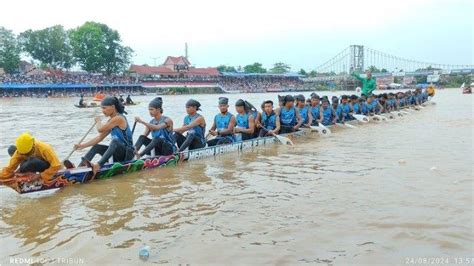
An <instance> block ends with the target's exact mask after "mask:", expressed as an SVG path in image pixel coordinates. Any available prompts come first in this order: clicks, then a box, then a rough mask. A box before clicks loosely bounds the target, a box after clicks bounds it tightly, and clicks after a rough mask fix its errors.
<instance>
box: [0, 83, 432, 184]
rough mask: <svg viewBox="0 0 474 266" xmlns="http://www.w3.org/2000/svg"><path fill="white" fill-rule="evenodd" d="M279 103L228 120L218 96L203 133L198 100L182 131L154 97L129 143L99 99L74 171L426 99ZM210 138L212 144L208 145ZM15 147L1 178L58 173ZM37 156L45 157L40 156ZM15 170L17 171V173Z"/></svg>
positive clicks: (20, 143)
mask: <svg viewBox="0 0 474 266" xmlns="http://www.w3.org/2000/svg"><path fill="white" fill-rule="evenodd" d="M278 98H279V107H277V108H274V104H273V102H272V101H271V100H267V101H265V102H263V103H262V105H261V107H262V112H258V111H257V110H256V108H255V107H253V106H252V105H251V104H250V103H249V102H247V101H244V100H238V101H237V102H236V103H235V111H236V115H233V114H231V113H230V112H229V100H228V99H227V98H225V97H220V98H219V100H218V106H219V113H218V114H216V115H215V117H214V121H213V123H212V126H211V128H210V129H209V131H208V132H206V121H205V119H204V117H203V116H202V115H201V114H199V113H198V111H200V106H201V104H200V103H199V102H198V101H196V100H193V99H191V100H189V101H187V102H186V113H187V115H186V117H185V118H184V123H183V125H182V126H181V127H174V123H173V120H172V119H171V118H169V117H167V116H165V115H163V107H162V106H163V101H162V99H161V97H157V98H155V99H153V100H152V101H151V102H150V103H149V105H148V110H149V113H150V115H151V117H152V119H151V120H150V121H149V122H146V121H144V120H143V119H142V118H140V117H135V121H136V122H137V123H141V124H143V125H144V126H145V128H146V129H145V132H144V133H143V134H142V135H140V136H139V138H138V140H137V142H136V143H135V144H133V138H132V131H131V130H130V127H129V124H128V122H127V119H126V117H125V116H124V114H126V112H125V107H124V106H123V105H122V104H121V103H120V101H119V100H118V99H117V98H116V97H106V98H105V99H103V100H102V102H101V106H102V113H103V114H104V115H105V116H106V117H108V118H109V119H108V120H107V122H105V123H102V121H101V118H100V117H96V129H97V132H98V135H97V136H96V137H94V138H93V139H91V140H89V141H87V142H85V143H79V144H76V145H74V149H75V150H82V149H85V148H88V147H91V148H90V150H89V151H88V152H87V153H86V155H85V156H84V157H83V158H82V161H81V162H80V164H79V166H84V165H89V164H90V165H91V166H92V169H93V170H94V171H95V172H96V171H98V170H99V169H100V168H101V167H102V166H103V165H104V164H105V163H106V162H108V161H109V160H110V158H112V159H113V161H114V162H123V161H128V160H132V159H133V157H134V156H136V157H137V158H141V157H143V156H145V155H150V154H151V151H153V150H154V153H155V155H156V156H159V155H171V154H174V153H176V152H182V151H184V150H186V149H189V150H192V149H198V148H203V147H205V146H206V145H207V146H215V145H222V144H228V143H232V142H237V141H241V140H248V139H252V138H257V137H264V136H271V135H275V134H283V133H290V132H294V131H296V130H298V129H299V128H301V127H309V126H311V125H316V126H317V125H318V124H319V123H322V124H324V125H326V126H327V125H331V124H334V123H344V122H345V121H348V120H353V119H354V118H353V117H352V114H364V115H371V114H378V113H383V112H390V111H395V110H398V109H400V108H403V107H406V106H411V105H418V104H421V103H422V102H424V101H426V100H427V98H428V96H427V94H425V93H421V92H418V91H415V92H413V93H412V92H407V93H399V94H388V95H385V94H383V95H379V96H375V95H370V96H369V97H368V98H367V99H365V97H364V96H362V97H357V96H355V95H353V96H351V97H349V96H345V95H343V96H342V97H341V99H338V98H337V97H333V98H332V104H330V103H329V99H328V98H327V97H322V98H320V97H319V96H318V95H316V94H314V93H313V94H312V95H311V98H310V99H308V101H306V100H305V97H304V96H303V95H297V96H295V97H293V96H291V95H287V96H279V97H278ZM150 134H151V136H150ZM108 135H111V139H112V140H111V142H110V143H109V145H103V144H100V142H101V141H102V140H104V139H105V138H106V137H107V136H108ZM211 136H212V139H211V140H208V139H209V137H211ZM36 142H37V143H36ZM35 143H36V144H37V145H35ZM16 144H17V145H16V147H15V146H12V147H10V149H9V152H10V155H11V156H12V159H11V160H10V163H9V165H8V166H7V167H6V168H4V169H3V170H4V171H2V176H3V178H9V177H11V175H12V174H13V173H14V172H15V171H17V172H18V170H19V171H20V172H22V171H23V172H24V171H27V172H43V171H45V174H44V175H41V176H42V177H43V178H48V177H51V175H52V174H54V172H55V171H57V170H59V168H58V162H59V160H58V159H57V157H56V155H55V153H54V151H53V150H52V148H48V147H49V145H45V144H44V143H42V142H40V141H35V140H34V138H33V137H31V136H25V134H23V135H22V136H21V137H20V138H18V139H17V141H16ZM143 147H144V148H143ZM35 148H36V150H35ZM41 149H45V150H48V152H42V151H41ZM42 154H47V155H48V156H46V157H45V156H42ZM96 155H99V156H100V159H99V160H98V161H97V162H96V163H90V161H91V160H92V159H93V158H94V157H95V156H96ZM43 157H44V158H43ZM53 157H54V158H53ZM25 162H27V163H25ZM22 164H23V165H22ZM64 164H65V166H66V167H67V168H73V167H75V166H74V164H72V163H71V162H69V161H65V162H64ZM18 166H19V169H16V168H17V167H18ZM22 169H24V170H22ZM26 169H28V170H26ZM46 173H47V174H46Z"/></svg>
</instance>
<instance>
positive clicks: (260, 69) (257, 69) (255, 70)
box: [244, 63, 267, 73]
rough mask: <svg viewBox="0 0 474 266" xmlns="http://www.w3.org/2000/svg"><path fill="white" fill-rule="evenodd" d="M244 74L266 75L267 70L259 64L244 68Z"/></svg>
mask: <svg viewBox="0 0 474 266" xmlns="http://www.w3.org/2000/svg"><path fill="white" fill-rule="evenodd" d="M244 71H245V73H267V70H266V69H265V68H263V67H262V64H260V63H253V64H252V65H246V66H244Z"/></svg>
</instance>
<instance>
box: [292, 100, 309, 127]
mask: <svg viewBox="0 0 474 266" xmlns="http://www.w3.org/2000/svg"><path fill="white" fill-rule="evenodd" d="M295 98H296V109H297V110H298V112H299V113H300V116H301V119H303V125H302V126H303V127H306V128H309V127H310V126H311V123H312V121H313V116H312V114H311V112H310V107H309V105H307V104H306V101H305V97H304V95H302V94H299V95H297V96H296V97H295Z"/></svg>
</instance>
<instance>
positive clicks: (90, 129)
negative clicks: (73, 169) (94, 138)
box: [63, 121, 97, 164]
mask: <svg viewBox="0 0 474 266" xmlns="http://www.w3.org/2000/svg"><path fill="white" fill-rule="evenodd" d="M96 123H97V122H96V121H94V124H93V125H92V126H91V127H90V128H89V130H87V132H86V134H85V135H84V136H83V137H82V139H81V140H80V141H79V143H78V144H81V143H82V142H83V141H84V139H85V138H86V137H87V135H89V133H90V132H91V131H92V129H93V128H94V127H95V125H96ZM75 151H76V149H73V150H72V151H71V152H70V153H69V155H68V156H67V157H66V159H64V160H63V164H65V162H66V161H68V162H69V158H70V157H71V155H72V154H73V153H74V152H75ZM69 163H70V162H69Z"/></svg>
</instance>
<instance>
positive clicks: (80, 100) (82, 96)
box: [79, 94, 86, 107]
mask: <svg viewBox="0 0 474 266" xmlns="http://www.w3.org/2000/svg"><path fill="white" fill-rule="evenodd" d="M79 106H82V107H85V106H86V104H85V102H84V94H81V98H80V99H79Z"/></svg>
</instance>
